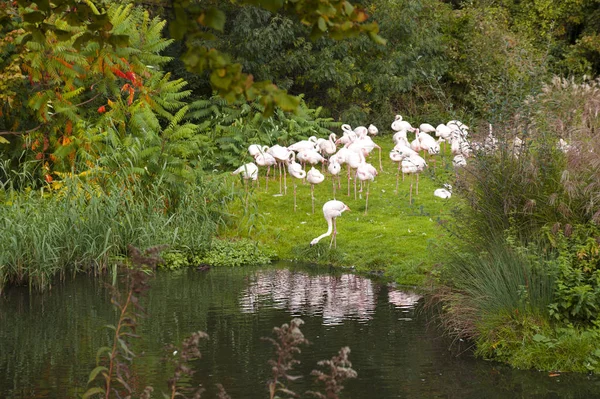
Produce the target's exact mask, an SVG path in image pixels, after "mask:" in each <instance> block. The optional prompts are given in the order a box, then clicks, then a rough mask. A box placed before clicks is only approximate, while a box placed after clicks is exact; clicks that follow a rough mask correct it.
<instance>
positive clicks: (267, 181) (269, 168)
mask: <svg viewBox="0 0 600 399" xmlns="http://www.w3.org/2000/svg"><path fill="white" fill-rule="evenodd" d="M270 170H271V165H269V166H267V176H266V177H265V193H266V192H267V191H269V171H270Z"/></svg>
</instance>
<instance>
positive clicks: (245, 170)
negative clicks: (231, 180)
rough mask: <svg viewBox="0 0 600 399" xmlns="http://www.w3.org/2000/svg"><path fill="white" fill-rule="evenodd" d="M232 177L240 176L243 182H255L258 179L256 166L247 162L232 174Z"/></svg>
mask: <svg viewBox="0 0 600 399" xmlns="http://www.w3.org/2000/svg"><path fill="white" fill-rule="evenodd" d="M231 174H232V175H239V174H241V175H242V178H243V179H244V180H252V181H256V180H257V179H258V166H256V165H255V164H254V163H253V162H249V163H247V164H245V165H242V166H240V167H239V168H237V169H236V170H234V171H233V172H231Z"/></svg>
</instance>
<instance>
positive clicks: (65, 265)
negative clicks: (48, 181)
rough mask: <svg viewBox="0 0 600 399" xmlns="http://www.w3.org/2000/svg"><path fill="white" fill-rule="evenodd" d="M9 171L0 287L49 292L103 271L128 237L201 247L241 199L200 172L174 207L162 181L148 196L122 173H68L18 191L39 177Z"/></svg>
mask: <svg viewBox="0 0 600 399" xmlns="http://www.w3.org/2000/svg"><path fill="white" fill-rule="evenodd" d="M124 169H126V168H124ZM4 174H5V175H7V176H10V177H11V179H10V180H8V181H7V182H6V184H5V186H4V189H3V190H2V191H0V200H1V201H2V206H0V226H1V229H0V243H1V244H0V246H1V248H0V291H1V290H2V289H3V288H4V286H5V285H6V284H8V283H12V284H23V283H26V284H29V286H30V287H32V288H37V289H40V290H43V289H45V288H48V287H50V286H51V285H52V284H53V277H55V276H61V277H63V278H64V277H66V276H68V275H73V274H75V273H76V272H78V271H94V272H99V271H102V270H105V269H106V268H107V267H109V266H110V265H111V264H112V263H113V258H114V257H118V256H121V255H122V254H124V253H125V249H126V248H125V244H124V243H126V242H130V243H133V244H134V245H137V246H151V245H156V244H168V245H170V246H172V247H174V248H182V247H186V248H191V249H193V250H194V251H196V252H199V251H200V250H201V249H203V248H205V247H207V246H208V245H209V243H210V240H211V238H212V236H213V235H214V234H215V232H216V229H217V226H218V225H219V224H223V223H225V220H226V218H227V217H226V215H225V213H224V205H225V203H226V202H228V201H231V200H232V199H233V198H234V197H235V193H234V192H232V191H229V190H228V189H227V188H226V187H225V186H223V185H222V180H220V179H218V178H216V177H215V178H213V179H212V180H204V178H203V177H202V176H201V175H200V176H199V177H198V180H197V184H194V185H186V186H185V191H183V192H182V193H181V195H180V200H179V203H178V206H177V208H174V209H172V211H173V213H169V212H165V201H166V200H167V198H168V193H167V191H168V187H167V186H165V185H164V184H161V183H160V181H161V179H159V181H157V182H156V183H155V184H154V185H153V186H152V187H151V189H148V190H146V194H145V195H140V194H139V193H140V192H141V191H142V190H141V188H140V187H139V183H136V182H135V181H130V180H127V179H126V178H122V179H120V177H121V176H123V175H120V174H117V175H116V176H114V177H115V179H114V180H113V179H107V180H106V181H103V180H102V179H100V178H94V177H93V176H92V177H89V176H70V177H66V178H65V179H64V180H63V181H62V182H61V185H60V186H57V188H56V189H55V190H56V191H54V193H52V189H51V188H49V187H43V188H42V189H41V190H31V189H29V190H24V191H23V192H20V191H18V189H19V187H21V186H27V185H28V184H29V183H28V181H31V180H35V179H34V178H33V177H32V176H31V174H29V173H28V172H27V169H25V170H24V171H23V172H22V173H16V172H15V171H8V170H6V169H5V170H4ZM123 174H124V175H127V174H128V172H127V171H123ZM102 175H103V174H101V175H100V177H102ZM14 186H16V187H14Z"/></svg>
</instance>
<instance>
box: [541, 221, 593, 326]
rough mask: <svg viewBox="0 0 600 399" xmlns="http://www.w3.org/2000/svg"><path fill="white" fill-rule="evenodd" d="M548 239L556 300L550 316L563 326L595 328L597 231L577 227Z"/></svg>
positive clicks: (591, 227)
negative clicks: (554, 265)
mask: <svg viewBox="0 0 600 399" xmlns="http://www.w3.org/2000/svg"><path fill="white" fill-rule="evenodd" d="M546 234H547V236H548V237H549V239H550V240H551V241H552V243H553V246H554V247H555V248H556V252H557V256H558V265H557V269H558V270H557V271H556V277H555V278H556V283H555V284H556V288H555V297H556V299H555V300H554V302H553V303H552V304H551V305H550V316H552V318H553V319H555V320H558V321H562V322H564V323H573V324H579V325H583V326H597V325H598V323H599V322H600V320H599V319H598V310H599V309H600V228H598V226H597V225H592V224H589V225H587V226H580V225H576V226H573V227H572V230H570V231H568V236H565V234H564V233H563V232H561V231H559V232H557V233H556V234H552V233H551V232H550V231H546Z"/></svg>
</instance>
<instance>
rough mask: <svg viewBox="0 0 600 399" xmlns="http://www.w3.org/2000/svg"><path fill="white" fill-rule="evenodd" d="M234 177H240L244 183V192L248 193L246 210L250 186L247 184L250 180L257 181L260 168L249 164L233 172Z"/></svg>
mask: <svg viewBox="0 0 600 399" xmlns="http://www.w3.org/2000/svg"><path fill="white" fill-rule="evenodd" d="M231 174H232V175H240V176H241V177H242V179H243V181H244V190H245V191H246V208H248V197H249V195H248V184H247V183H246V182H247V181H248V180H252V181H253V182H254V181H257V179H258V166H256V165H255V164H254V163H252V162H249V163H247V164H245V165H242V166H240V167H239V168H237V169H236V170H234V171H233V172H231Z"/></svg>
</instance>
